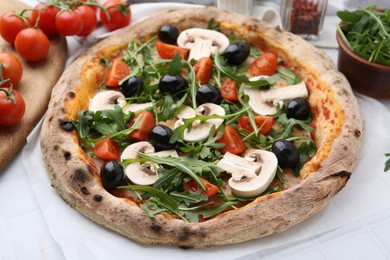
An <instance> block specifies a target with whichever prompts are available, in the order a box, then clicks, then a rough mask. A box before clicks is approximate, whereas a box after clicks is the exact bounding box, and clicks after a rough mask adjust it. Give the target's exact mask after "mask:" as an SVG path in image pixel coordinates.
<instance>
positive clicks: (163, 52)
mask: <svg viewBox="0 0 390 260" xmlns="http://www.w3.org/2000/svg"><path fill="white" fill-rule="evenodd" d="M156 49H157V53H158V55H159V56H160V57H161V58H163V59H173V57H174V56H175V54H180V58H182V59H185V58H187V56H188V50H186V49H182V48H180V47H179V46H176V45H173V44H168V43H163V42H162V41H160V40H157V42H156Z"/></svg>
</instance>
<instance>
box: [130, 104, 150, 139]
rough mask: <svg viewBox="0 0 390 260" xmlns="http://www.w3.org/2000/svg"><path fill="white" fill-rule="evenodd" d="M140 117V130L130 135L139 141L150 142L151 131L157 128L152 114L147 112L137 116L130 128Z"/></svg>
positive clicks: (132, 120) (131, 122)
mask: <svg viewBox="0 0 390 260" xmlns="http://www.w3.org/2000/svg"><path fill="white" fill-rule="evenodd" d="M140 116H141V119H140V120H139V125H138V128H137V129H136V130H134V131H133V132H131V133H130V137H131V138H133V139H135V140H138V141H146V140H148V137H149V133H150V131H152V129H153V127H155V126H156V121H155V119H154V116H153V114H152V112H150V111H147V110H145V111H142V112H140V113H138V114H136V115H135V116H134V117H133V118H132V119H131V121H130V123H129V127H132V126H133V125H134V122H135V120H136V119H137V118H138V117H140Z"/></svg>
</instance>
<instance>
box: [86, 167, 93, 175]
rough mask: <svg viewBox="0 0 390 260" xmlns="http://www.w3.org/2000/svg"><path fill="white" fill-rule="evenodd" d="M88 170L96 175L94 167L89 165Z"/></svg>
mask: <svg viewBox="0 0 390 260" xmlns="http://www.w3.org/2000/svg"><path fill="white" fill-rule="evenodd" d="M87 170H88V172H89V173H90V174H92V175H93V174H94V173H95V172H94V170H93V167H92V166H91V165H87Z"/></svg>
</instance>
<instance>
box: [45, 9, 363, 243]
mask: <svg viewBox="0 0 390 260" xmlns="http://www.w3.org/2000/svg"><path fill="white" fill-rule="evenodd" d="M211 18H214V19H215V21H216V22H220V26H221V30H222V32H224V33H228V32H234V33H235V34H237V35H238V37H239V38H242V39H244V40H247V41H248V42H250V43H252V44H258V45H259V46H261V47H262V48H266V49H271V50H272V49H273V50H276V51H278V54H280V55H281V56H282V58H284V59H285V60H286V61H287V62H289V63H290V65H294V66H295V67H296V69H297V73H298V74H299V76H300V77H302V78H303V79H305V80H306V82H309V83H310V84H309V91H310V93H311V96H310V99H309V102H310V104H311V106H312V109H313V113H314V117H315V120H316V125H317V126H316V131H315V141H316V144H317V147H318V152H317V154H316V156H315V157H314V158H313V159H312V160H311V161H310V162H309V163H307V164H306V165H305V167H304V168H303V170H302V172H301V177H302V181H301V182H300V183H299V184H298V185H296V186H294V187H292V188H290V189H288V190H285V191H282V192H278V193H274V194H270V195H266V196H263V197H259V198H257V199H256V200H254V201H253V202H252V203H250V204H248V205H246V206H244V207H242V208H239V209H237V210H231V211H228V212H225V213H222V214H220V215H218V216H217V217H215V218H213V219H210V220H207V221H205V222H202V223H188V222H185V221H183V220H180V219H175V218H173V217H172V216H170V215H168V214H160V215H157V216H156V217H155V218H149V217H148V216H147V215H146V213H145V212H144V211H142V210H141V209H140V208H139V207H138V206H137V205H136V204H135V203H133V202H131V201H129V200H126V199H121V198H117V197H114V196H112V195H111V194H110V193H108V192H107V191H105V190H104V189H103V188H102V186H101V184H100V181H99V178H98V175H99V169H97V168H96V167H95V165H94V164H93V162H92V160H91V159H90V158H89V157H88V156H87V155H86V154H85V153H84V152H83V151H82V150H81V148H80V147H79V146H78V140H77V133H75V131H73V132H66V131H64V130H63V128H62V125H63V124H64V120H70V119H74V118H75V117H76V116H77V112H78V110H79V109H82V108H86V106H87V102H88V100H89V99H88V97H91V96H92V95H93V93H94V92H95V91H96V90H95V89H94V88H95V85H94V80H96V79H95V78H94V77H96V76H98V75H100V74H99V71H100V70H101V68H99V66H92V65H91V64H92V63H86V62H87V61H88V62H90V61H91V59H92V58H94V57H95V61H96V59H97V58H96V55H102V54H105V52H106V51H108V50H107V49H105V48H106V47H107V46H111V47H109V48H110V50H112V49H113V48H114V49H115V48H120V46H126V42H127V41H128V40H131V39H141V38H143V37H146V38H148V37H150V36H151V35H154V34H156V32H157V31H158V29H159V28H160V26H161V25H163V24H167V23H169V24H172V25H175V26H178V27H179V28H180V29H181V30H183V29H185V28H189V27H203V28H205V27H206V26H207V23H208V22H209V20H210V19H211ZM115 45H117V46H115ZM88 64H89V65H91V66H89V65H88ZM83 68H84V69H83ZM86 69H89V70H88V73H83V74H82V72H83V71H84V72H86ZM95 83H96V82H95ZM318 83H319V84H318ZM81 97H82V98H81ZM85 100H86V101H85ZM361 133H362V118H361V115H360V112H359V108H358V105H357V102H356V100H355V98H354V96H353V94H352V91H351V88H350V86H349V83H348V82H347V81H346V79H345V77H344V76H343V75H342V74H341V73H339V72H337V71H336V69H335V66H334V65H333V63H332V61H331V60H330V59H329V57H327V56H326V55H325V54H324V53H323V52H321V51H319V50H318V49H315V48H314V47H312V46H311V45H309V44H308V43H307V42H305V41H304V40H302V39H301V38H299V37H297V36H294V35H292V34H290V33H288V32H286V31H283V30H281V29H280V28H278V27H273V26H271V25H268V24H266V23H264V22H262V21H259V20H256V19H255V18H251V17H247V16H241V15H237V14H233V13H230V12H227V11H220V10H218V9H216V8H213V7H206V8H195V9H186V10H183V9H181V10H171V11H166V12H164V13H160V14H158V16H153V17H151V18H149V19H147V20H145V21H143V22H142V23H138V24H136V25H134V26H131V27H128V28H125V29H123V30H121V31H118V32H117V33H115V34H114V35H113V36H111V37H110V38H108V39H106V40H103V41H101V42H100V43H98V44H97V45H96V46H94V47H93V48H91V49H90V50H89V51H88V52H87V53H86V54H85V55H83V56H81V57H79V58H78V59H77V60H76V61H75V62H74V63H73V64H72V65H71V66H69V68H68V69H67V70H66V71H65V73H64V74H63V76H62V78H61V79H60V81H59V83H58V84H57V85H56V86H55V88H54V91H53V93H52V98H51V102H50V105H49V110H48V113H47V115H46V119H45V122H44V124H43V127H42V132H41V148H42V153H43V158H44V160H45V163H46V166H47V169H48V172H49V175H50V178H51V181H52V185H53V187H54V188H55V189H56V190H57V191H58V193H59V194H60V195H61V197H62V198H63V199H64V200H65V201H66V202H67V203H68V204H69V205H70V206H72V207H74V208H75V209H77V210H78V211H80V212H81V213H82V214H84V215H85V216H87V217H89V218H90V219H92V220H93V221H95V222H97V223H99V224H100V225H103V226H105V227H107V228H109V229H112V230H114V231H116V232H118V233H120V234H122V235H124V236H126V237H129V238H131V239H133V240H134V241H136V242H139V243H145V244H168V245H176V246H179V247H183V248H194V247H211V246H219V245H224V244H232V243H238V242H243V241H247V240H251V239H256V238H260V237H263V236H266V235H270V234H272V233H275V232H282V231H284V230H285V229H287V228H289V227H291V226H293V225H295V224H297V223H299V222H300V221H302V220H304V219H306V218H308V217H309V216H311V215H313V214H315V213H316V212H318V211H319V210H320V209H321V208H323V207H324V206H325V205H327V204H328V203H329V202H330V200H331V198H332V197H333V196H334V195H335V194H336V193H338V192H339V191H340V190H341V189H342V188H343V187H344V185H345V184H346V182H347V181H348V179H349V178H350V176H351V171H352V169H353V167H354V164H355V162H356V160H357V158H358V153H359V149H360V142H361Z"/></svg>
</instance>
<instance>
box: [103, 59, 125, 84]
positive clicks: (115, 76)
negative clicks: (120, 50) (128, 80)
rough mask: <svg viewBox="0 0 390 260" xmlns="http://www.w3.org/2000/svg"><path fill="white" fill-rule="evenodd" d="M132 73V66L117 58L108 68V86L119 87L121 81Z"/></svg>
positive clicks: (106, 82)
mask: <svg viewBox="0 0 390 260" xmlns="http://www.w3.org/2000/svg"><path fill="white" fill-rule="evenodd" d="M129 74H130V68H129V66H127V64H126V63H125V62H124V61H122V60H121V59H119V58H118V59H115V60H114V61H113V62H112V65H111V68H110V69H109V70H108V73H107V77H106V81H105V85H106V86H107V87H114V88H115V87H118V86H119V82H120V81H121V80H122V79H124V78H125V77H126V76H128V75H129Z"/></svg>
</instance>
